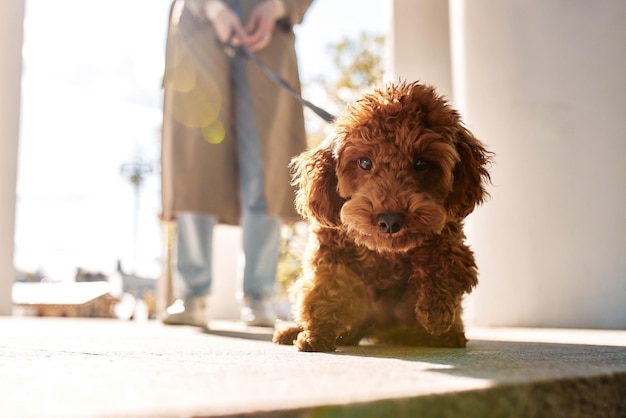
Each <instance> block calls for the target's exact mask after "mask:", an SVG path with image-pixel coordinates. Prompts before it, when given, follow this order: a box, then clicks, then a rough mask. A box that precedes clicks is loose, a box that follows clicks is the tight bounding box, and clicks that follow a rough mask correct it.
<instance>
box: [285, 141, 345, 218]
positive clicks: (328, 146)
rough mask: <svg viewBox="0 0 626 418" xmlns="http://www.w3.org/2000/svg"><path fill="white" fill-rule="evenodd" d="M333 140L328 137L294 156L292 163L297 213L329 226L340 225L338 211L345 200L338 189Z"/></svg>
mask: <svg viewBox="0 0 626 418" xmlns="http://www.w3.org/2000/svg"><path fill="white" fill-rule="evenodd" d="M333 143H334V140H333V138H332V137H329V138H327V139H325V140H324V141H323V142H322V143H321V144H320V145H319V146H318V147H316V148H313V149H311V150H308V151H305V152H303V153H302V154H300V155H299V156H297V157H295V158H294V159H293V160H292V161H291V164H290V167H291V170H292V184H293V185H294V186H296V187H297V192H296V201H295V202H296V209H297V210H298V213H300V215H302V216H303V217H304V218H305V219H308V220H315V221H317V222H318V223H319V224H321V225H323V226H326V227H330V228H333V227H337V226H339V224H340V222H341V221H340V219H339V211H340V210H341V206H342V205H343V203H344V202H345V200H344V199H343V198H341V197H340V196H339V193H338V192H337V175H336V173H335V166H336V162H335V159H334V157H333Z"/></svg>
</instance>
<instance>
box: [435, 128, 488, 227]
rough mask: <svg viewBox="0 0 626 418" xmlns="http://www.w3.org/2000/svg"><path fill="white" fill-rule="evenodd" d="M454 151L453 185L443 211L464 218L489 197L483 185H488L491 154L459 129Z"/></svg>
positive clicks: (477, 141)
mask: <svg viewBox="0 0 626 418" xmlns="http://www.w3.org/2000/svg"><path fill="white" fill-rule="evenodd" d="M456 150H457V152H458V154H459V162H458V163H457V164H456V166H455V167H454V183H453V186H452V192H451V193H450V194H449V195H448V198H447V201H446V207H447V209H448V212H449V213H450V214H451V215H452V216H455V217H460V218H464V217H466V216H467V215H469V214H470V213H471V212H472V211H473V210H474V207H476V206H477V205H479V204H481V203H482V202H483V201H484V200H485V199H486V198H487V197H488V196H489V194H488V193H487V191H486V190H485V185H486V184H487V183H489V182H490V181H491V178H490V176H489V172H488V171H487V168H488V166H489V164H490V162H491V158H492V153H491V152H489V151H487V150H486V149H485V147H484V145H483V144H482V143H481V142H480V141H479V140H478V139H476V138H475V137H474V135H472V133H471V132H469V131H468V130H467V129H465V128H464V127H462V126H460V127H459V129H458V131H457V133H456Z"/></svg>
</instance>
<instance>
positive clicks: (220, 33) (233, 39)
mask: <svg viewBox="0 0 626 418" xmlns="http://www.w3.org/2000/svg"><path fill="white" fill-rule="evenodd" d="M205 12H206V15H207V17H208V19H209V20H210V21H211V22H212V23H213V27H214V28H215V33H216V34H217V38H218V39H219V40H220V42H222V43H224V44H225V43H231V44H233V45H235V46H239V45H244V44H248V43H249V39H248V34H247V33H246V30H245V29H244V27H243V25H242V24H241V21H240V20H239V16H237V14H236V13H235V12H233V11H232V10H231V8H230V7H228V6H227V5H226V4H224V3H222V2H221V1H219V0H213V1H209V2H207V5H206V9H205Z"/></svg>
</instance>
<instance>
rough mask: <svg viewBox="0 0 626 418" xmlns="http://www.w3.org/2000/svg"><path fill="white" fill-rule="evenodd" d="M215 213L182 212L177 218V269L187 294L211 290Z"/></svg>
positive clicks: (194, 294)
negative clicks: (211, 214) (212, 214)
mask: <svg viewBox="0 0 626 418" xmlns="http://www.w3.org/2000/svg"><path fill="white" fill-rule="evenodd" d="M216 223H217V221H216V218H215V217H214V216H208V215H201V214H198V213H182V214H180V216H179V217H178V219H177V220H176V240H177V244H176V245H177V251H176V257H177V260H176V271H177V273H178V277H179V278H180V280H181V281H182V283H181V285H182V289H181V291H182V293H183V295H181V296H184V297H188V296H202V295H206V294H208V293H209V292H210V291H211V281H212V268H213V265H212V252H213V228H214V226H215V224H216Z"/></svg>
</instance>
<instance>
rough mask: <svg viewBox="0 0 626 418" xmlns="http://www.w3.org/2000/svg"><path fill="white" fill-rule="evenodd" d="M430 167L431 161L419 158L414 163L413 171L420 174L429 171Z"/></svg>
mask: <svg viewBox="0 0 626 418" xmlns="http://www.w3.org/2000/svg"><path fill="white" fill-rule="evenodd" d="M428 167H430V161H428V160H426V159H424V158H418V159H417V160H415V162H414V163H413V170H415V171H418V172H422V171H426V170H428Z"/></svg>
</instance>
